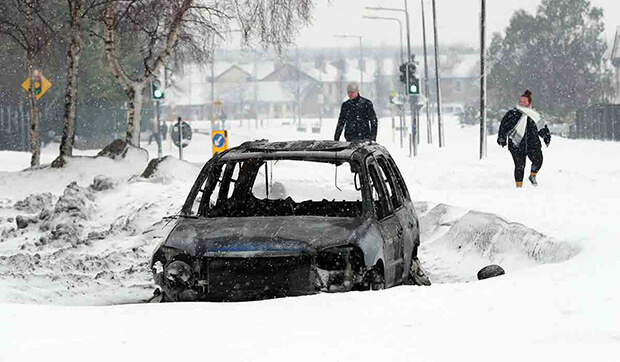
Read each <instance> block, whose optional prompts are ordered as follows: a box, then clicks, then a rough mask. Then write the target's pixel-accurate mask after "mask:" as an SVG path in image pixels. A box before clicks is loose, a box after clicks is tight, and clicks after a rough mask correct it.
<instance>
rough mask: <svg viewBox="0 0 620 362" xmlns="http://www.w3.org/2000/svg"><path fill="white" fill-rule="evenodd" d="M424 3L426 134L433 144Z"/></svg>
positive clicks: (429, 141)
mask: <svg viewBox="0 0 620 362" xmlns="http://www.w3.org/2000/svg"><path fill="white" fill-rule="evenodd" d="M420 3H421V5H422V43H423V44H424V95H425V96H426V102H425V103H426V135H427V137H428V144H429V145H430V144H433V124H432V122H431V110H430V109H429V108H430V107H429V106H430V102H429V99H430V98H431V93H430V92H429V90H428V55H427V52H426V21H425V19H426V17H425V14H424V0H420Z"/></svg>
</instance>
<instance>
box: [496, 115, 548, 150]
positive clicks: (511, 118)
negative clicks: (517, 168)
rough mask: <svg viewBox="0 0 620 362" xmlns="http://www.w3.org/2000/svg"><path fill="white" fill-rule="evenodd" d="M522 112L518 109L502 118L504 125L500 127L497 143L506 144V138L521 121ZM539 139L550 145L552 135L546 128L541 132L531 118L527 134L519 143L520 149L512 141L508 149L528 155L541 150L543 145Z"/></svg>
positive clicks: (509, 141)
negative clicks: (541, 138)
mask: <svg viewBox="0 0 620 362" xmlns="http://www.w3.org/2000/svg"><path fill="white" fill-rule="evenodd" d="M521 116H522V114H521V112H519V110H518V109H516V108H515V109H511V110H510V111H508V113H506V115H505V116H504V118H502V123H500V125H499V132H498V135H497V142H498V143H500V144H501V143H502V142H503V143H504V144H505V142H506V138H507V137H508V134H509V133H510V131H511V130H512V129H513V128H515V126H516V125H517V123H519V120H520V119H521ZM538 137H543V139H545V142H546V143H547V144H548V143H549V142H548V141H547V140H549V141H551V133H550V132H549V128H547V126H545V127H544V128H542V129H541V130H540V131H539V130H538V127H537V126H536V122H534V120H533V119H531V118H530V117H527V126H525V134H524V135H523V139H522V140H521V142H520V143H519V147H515V145H514V143H513V142H512V140H511V139H509V140H508V149H509V150H510V151H511V152H512V151H518V152H521V153H527V152H528V151H532V150H535V149H540V148H541V147H542V144H541V143H540V139H539V138H538Z"/></svg>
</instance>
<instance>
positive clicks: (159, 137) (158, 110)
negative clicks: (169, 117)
mask: <svg viewBox="0 0 620 362" xmlns="http://www.w3.org/2000/svg"><path fill="white" fill-rule="evenodd" d="M159 103H160V102H159V100H156V101H155V113H156V114H157V121H156V122H157V134H156V136H155V137H156V141H157V157H158V158H162V157H163V155H164V153H163V151H162V148H161V130H162V127H161V121H160V119H159V114H160V105H159Z"/></svg>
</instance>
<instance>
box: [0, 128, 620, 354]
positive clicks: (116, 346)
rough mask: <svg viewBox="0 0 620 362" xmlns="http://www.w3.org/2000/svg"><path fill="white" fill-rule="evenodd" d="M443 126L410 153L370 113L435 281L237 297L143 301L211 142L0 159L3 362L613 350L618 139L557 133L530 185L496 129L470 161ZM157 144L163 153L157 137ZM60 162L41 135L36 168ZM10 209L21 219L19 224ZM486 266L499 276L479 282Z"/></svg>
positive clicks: (234, 138)
mask: <svg viewBox="0 0 620 362" xmlns="http://www.w3.org/2000/svg"><path fill="white" fill-rule="evenodd" d="M248 123H249V124H248ZM310 123H312V122H308V124H310ZM424 123H425V121H424V120H422V124H423V125H424ZM229 127H230V131H229V132H230V138H229V144H230V145H231V146H234V145H237V144H239V143H241V142H244V141H246V140H251V139H252V140H253V139H260V138H268V139H270V140H289V139H312V138H321V139H330V138H332V136H333V130H334V120H325V121H324V122H323V128H322V132H321V134H320V135H316V134H312V133H310V131H309V129H310V127H308V129H307V131H306V132H299V131H296V130H295V127H294V126H290V125H283V124H282V121H280V120H274V121H270V122H265V127H264V128H257V127H256V125H255V124H254V122H246V123H244V124H239V122H229ZM445 133H446V147H445V148H442V149H439V148H438V147H437V143H436V134H435V143H434V144H432V145H427V142H426V139H425V135H426V131H425V128H424V127H423V128H422V130H421V135H422V136H423V137H422V139H421V144H420V150H419V157H417V158H415V159H413V158H409V157H408V155H409V151H408V149H401V148H400V147H399V142H398V134H392V130H391V120H389V119H383V120H381V122H380V131H379V142H380V143H382V144H384V145H386V146H387V147H388V149H389V150H390V152H391V153H392V154H393V156H394V158H395V159H396V162H397V164H398V165H399V167H400V169H401V172H402V173H403V175H404V177H405V179H406V181H407V184H408V187H409V190H410V192H411V194H412V197H413V198H414V199H415V200H416V202H417V203H416V206H417V208H418V213H419V214H420V217H421V221H422V231H423V235H422V248H421V251H420V258H421V259H422V261H423V263H424V265H425V267H426V268H427V270H428V271H429V274H430V276H431V280H432V281H433V282H434V284H433V285H432V286H431V287H424V288H422V287H409V286H403V287H397V288H393V289H389V290H384V291H376V292H375V291H372V292H350V293H345V294H321V295H315V296H309V297H299V298H284V299H277V300H268V301H257V302H245V303H183V304H172V303H170V304H143V303H140V302H141V301H143V300H145V299H147V298H148V297H149V296H151V295H152V291H153V285H152V284H151V275H150V273H149V271H148V270H147V268H148V267H147V263H148V260H149V258H150V254H151V251H152V250H153V249H154V247H155V245H156V244H157V243H158V241H159V239H160V238H161V236H162V235H164V234H165V233H166V231H167V228H169V227H170V226H171V224H167V223H166V221H165V220H162V217H164V216H167V215H171V214H174V213H175V212H176V211H178V209H179V208H180V206H181V204H182V202H183V201H184V200H185V197H186V195H187V193H188V191H189V188H190V186H191V184H192V183H193V180H194V178H195V176H196V174H197V173H198V171H199V170H200V167H201V166H202V164H203V163H204V162H205V161H206V160H208V158H209V157H210V156H211V149H210V141H209V138H208V136H207V135H204V134H195V137H194V139H193V140H192V143H191V144H190V146H189V147H188V148H187V149H185V151H184V158H185V159H186V160H187V162H180V161H178V160H175V159H171V160H168V161H166V163H165V164H163V167H161V168H160V172H159V173H158V174H157V175H155V177H151V178H148V179H145V178H141V177H138V176H137V175H140V174H141V173H142V171H143V170H144V168H145V167H146V164H147V158H146V157H145V156H144V155H142V154H140V153H139V152H134V153H131V154H130V155H129V157H128V159H126V160H110V159H106V158H97V159H92V158H86V157H85V158H77V159H73V160H71V161H70V162H69V164H68V166H67V167H66V168H65V169H63V170H53V169H49V168H41V169H37V170H26V171H21V172H20V171H18V170H21V169H23V168H26V167H27V166H28V162H29V159H30V158H29V155H28V154H25V153H15V152H0V361H35V360H42V359H45V360H54V361H55V360H63V361H78V360H79V361H83V360H90V361H103V360H106V361H109V360H149V359H152V358H153V359H154V358H157V359H158V360H166V359H170V358H175V359H176V360H183V359H184V358H192V357H194V358H195V357H199V358H200V359H203V360H206V359H208V360H211V359H213V360H223V361H288V360H298V361H316V360H326V361H350V360H358V361H359V360H362V361H370V360H378V359H380V360H391V361H411V360H418V361H455V360H457V359H458V360H478V361H498V360H499V361H525V360H528V361H555V360H569V361H573V360H575V361H576V360H583V359H589V360H592V361H617V360H619V357H618V355H620V353H619V352H618V351H620V326H619V325H620V323H619V322H620V318H619V312H618V308H617V306H618V305H619V302H620V300H619V299H620V298H619V296H618V293H617V285H618V283H617V275H618V274H619V273H620V262H619V260H620V248H618V247H617V242H618V240H617V238H618V236H619V235H620V224H619V223H618V221H617V220H618V216H619V215H620V192H618V191H617V187H618V185H620V163H618V161H617V155H618V154H619V153H620V144H617V143H606V142H597V141H576V140H567V139H562V138H559V137H555V138H553V140H552V142H551V146H550V147H549V148H545V149H544V150H543V152H544V156H545V163H544V165H543V169H542V170H541V172H540V174H539V177H538V179H539V183H540V186H539V187H538V188H534V187H532V186H531V185H529V184H526V185H525V186H524V188H523V189H515V188H514V183H513V180H512V160H511V157H510V154H509V153H508V151H507V150H506V149H502V148H500V147H498V146H497V145H496V143H495V137H494V136H489V154H488V158H486V159H485V160H482V161H480V160H478V147H479V146H478V128H477V127H465V128H463V127H461V126H460V125H458V124H457V122H456V120H454V119H450V118H449V119H447V120H446V131H445ZM143 146H145V147H146V149H147V150H148V152H149V155H150V157H154V156H156V155H157V149H156V146H155V144H154V143H153V144H152V145H143ZM164 153H165V154H170V155H175V156H176V155H177V153H176V149H174V148H172V146H171V145H170V142H169V141H166V142H165V143H164ZM80 154H83V155H94V154H96V151H85V152H80ZM56 155H57V145H52V146H50V147H48V148H46V149H44V150H43V155H42V162H51V161H52V160H53V159H54V158H55V157H56ZM98 175H105V177H99V178H97V179H96V180H95V179H94V178H95V176H98ZM72 182H75V184H72ZM70 184H72V185H71V186H69V185H70ZM16 203H17V205H16ZM45 210H47V211H45ZM18 215H20V216H21V217H20V222H22V223H23V222H25V223H27V224H29V225H27V226H26V227H25V228H23V229H16V217H17V216H18ZM490 263H498V264H500V265H502V266H503V267H504V268H505V269H506V271H507V274H506V275H504V276H501V277H498V278H493V279H488V280H485V281H480V282H478V281H475V279H476V278H475V275H476V272H477V271H478V270H479V269H480V268H481V267H482V266H484V265H487V264H490Z"/></svg>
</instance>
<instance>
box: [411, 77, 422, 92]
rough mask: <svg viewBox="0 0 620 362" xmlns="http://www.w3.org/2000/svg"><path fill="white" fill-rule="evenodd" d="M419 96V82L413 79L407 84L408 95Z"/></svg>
mask: <svg viewBox="0 0 620 362" xmlns="http://www.w3.org/2000/svg"><path fill="white" fill-rule="evenodd" d="M414 94H420V80H419V79H418V78H413V79H411V80H410V83H409V95H414Z"/></svg>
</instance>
